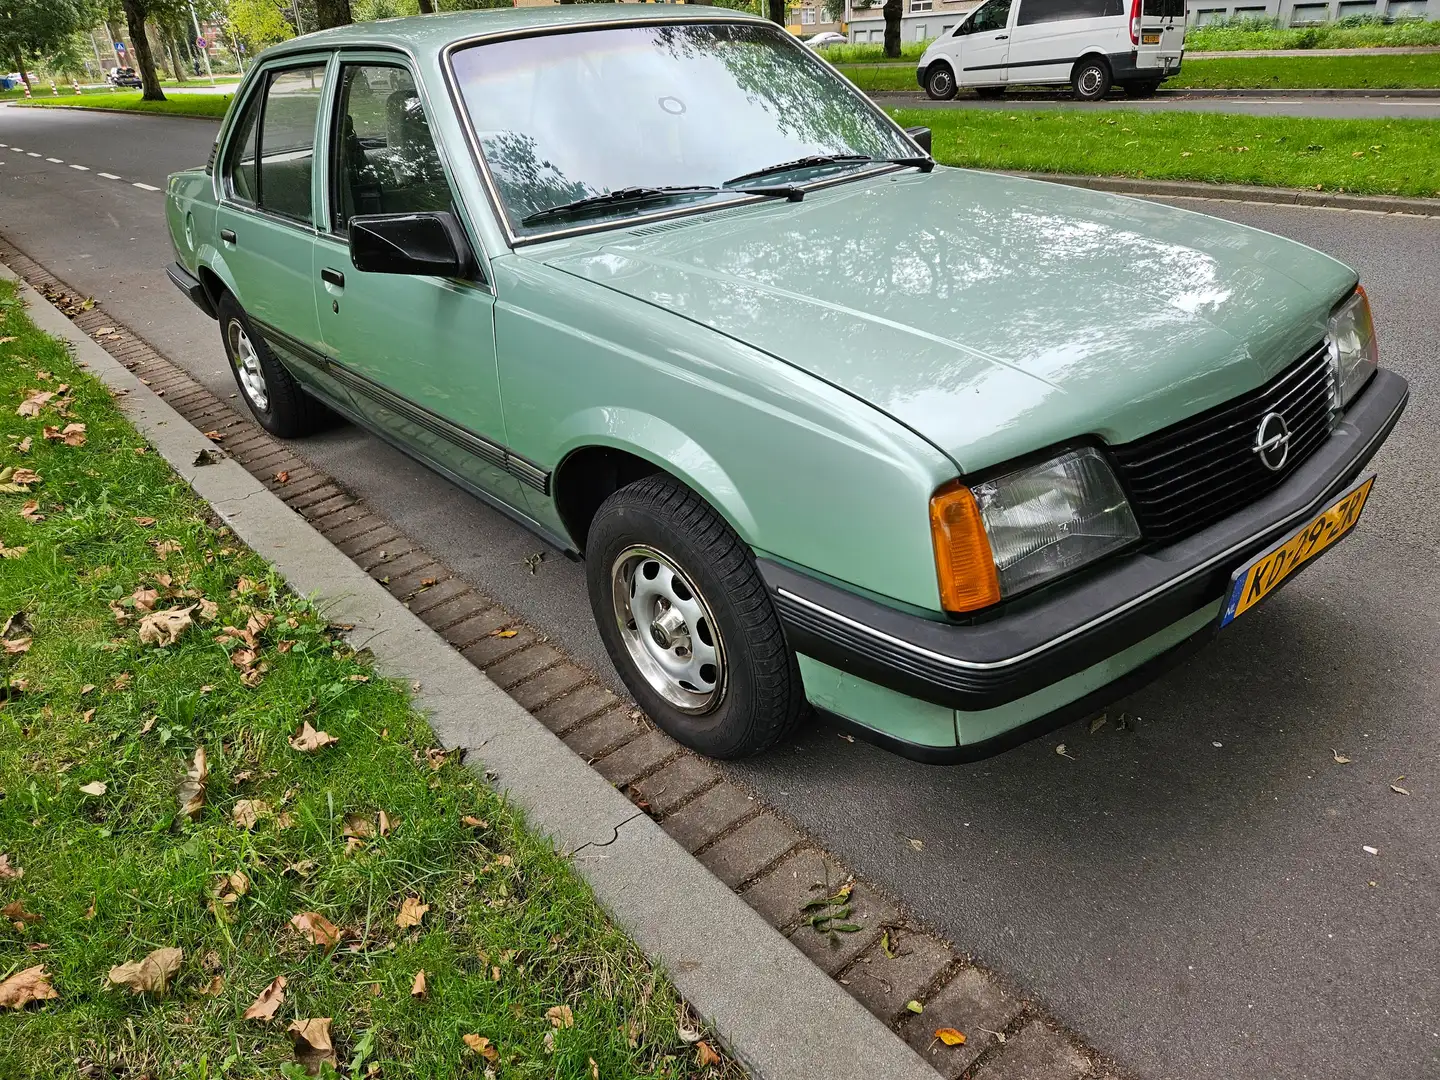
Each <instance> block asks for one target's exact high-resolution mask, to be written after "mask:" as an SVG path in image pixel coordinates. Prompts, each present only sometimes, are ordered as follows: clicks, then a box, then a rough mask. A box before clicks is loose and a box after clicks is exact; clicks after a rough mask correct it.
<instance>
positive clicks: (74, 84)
mask: <svg viewBox="0 0 1440 1080" xmlns="http://www.w3.org/2000/svg"><path fill="white" fill-rule="evenodd" d="M70 89H71V90H73V91H75V95H76V96H77V97H78V96H79V95H80V80H79V79H77V78H75V76H74V75H71V76H70Z"/></svg>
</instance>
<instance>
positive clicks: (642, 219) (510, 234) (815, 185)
mask: <svg viewBox="0 0 1440 1080" xmlns="http://www.w3.org/2000/svg"><path fill="white" fill-rule="evenodd" d="M712 12H713V13H706V14H704V15H695V16H693V17H691V18H686V19H665V20H663V25H684V24H705V23H740V24H742V25H756V24H758V25H761V26H774V25H775V24H774V23H772V22H770V21H769V20H768V19H761V18H759V17H757V16H754V15H747V14H742V13H738V12H731V11H730V10H729V9H723V8H722V9H719V10H714V9H712ZM722 12H723V13H722ZM657 24H662V20H659V19H655V18H645V17H643V16H641V17H637V18H634V19H596V20H594V21H587V22H577V23H566V24H564V25H562V26H532V27H525V28H523V29H516V30H497V31H493V32H491V33H488V34H472V35H470V36H469V37H465V38H459V39H457V40H455V41H452V42H450V43H449V44H448V45H446V46H445V47H444V48H443V49H441V50H440V59H441V63H440V68H441V71H442V72H443V73H444V76H445V86H446V88H447V89H448V90H449V92H450V104H451V107H452V108H453V109H454V110H455V113H456V115H457V116H458V117H459V120H460V126H461V128H462V129H463V130H464V132H465V141H466V142H467V143H469V145H470V157H471V160H473V161H474V162H475V167H476V169H478V170H479V173H480V179H481V180H482V181H483V182H484V186H485V194H486V195H487V197H488V198H489V200H490V208H491V210H492V211H493V212H494V215H495V221H496V223H497V224H498V225H499V226H500V229H501V231H502V232H503V233H504V234H505V239H506V241H507V242H508V243H509V245H510V247H511V248H512V249H514V248H518V247H525V246H527V245H530V244H539V243H543V242H546V241H550V240H561V239H565V238H567V237H571V236H579V235H582V234H584V233H593V232H605V231H609V230H613V229H629V228H633V227H634V226H636V225H645V224H649V223H650V222H652V221H661V220H664V219H667V218H678V217H691V216H694V215H696V214H705V213H711V212H714V211H716V210H725V209H731V208H734V207H739V206H749V205H751V204H754V203H761V202H775V201H776V200H774V199H770V198H767V197H766V196H764V195H743V194H740V193H737V197H736V198H734V199H729V200H725V201H722V202H714V201H706V202H702V203H700V204H699V205H696V206H679V207H672V208H668V209H662V210H657V211H655V212H654V213H650V214H636V215H634V216H632V217H625V218H619V219H610V220H602V221H593V222H589V223H587V224H582V225H572V226H562V227H560V228H556V229H550V230H547V231H544V232H526V233H517V232H515V230H514V228H513V227H512V225H511V221H510V214H509V213H508V211H507V210H506V208H505V203H504V200H503V199H501V197H500V190H499V188H498V187H497V186H496V184H495V178H494V177H493V176H492V175H491V173H490V163H489V162H488V161H486V160H485V154H484V151H483V150H482V149H481V147H480V137H479V133H478V132H476V130H475V125H474V123H473V122H472V120H471V118H470V110H469V109H468V108H467V107H466V105H465V96H464V94H463V93H462V91H461V89H460V80H459V79H458V77H457V76H456V75H455V63H454V56H455V53H457V52H459V51H460V50H461V49H468V48H471V47H473V46H476V45H484V44H489V43H493V42H496V41H508V40H511V39H514V38H523V37H540V36H545V35H559V34H573V33H583V32H585V31H588V30H611V29H614V30H619V29H629V28H634V27H643V26H655V25H657ZM795 47H796V48H798V49H799V50H800V51H801V52H802V53H804V54H805V56H807V57H808V58H809V62H810V63H813V64H819V65H821V66H822V67H826V68H829V67H831V65H830V64H829V63H827V62H826V61H825V60H824V59H822V58H821V57H819V56H816V55H815V51H814V50H813V49H807V48H806V47H805V46H804V45H803V44H801V43H800V42H799V41H796V42H795ZM831 74H832V76H833V77H835V78H838V79H839V80H840V81H841V83H843V84H844V86H845V88H846V90H848V91H849V92H850V93H851V95H852V96H854V98H855V99H856V101H857V102H859V103H860V106H861V107H862V108H864V109H868V110H869V111H870V112H871V113H872V114H873V115H875V116H878V117H879V118H880V120H881V121H882V122H883V123H885V124H888V125H889V126H890V127H891V128H893V129H894V130H895V131H896V132H898V133H899V134H900V136H901V138H903V139H905V140H907V141H908V140H910V136H909V135H908V134H906V132H905V129H904V128H902V127H901V126H900V125H899V124H897V123H896V122H895V121H894V120H893V119H892V118H891V117H890V115H889V114H888V113H886V112H885V110H884V109H881V108H880V107H879V106H877V105H876V104H875V103H874V102H873V101H871V100H870V99H869V98H868V97H866V96H865V94H864V93H863V92H862V91H860V90H859V89H858V88H857V87H856V86H855V84H854V83H852V82H851V81H850V80H849V79H847V78H845V77H844V76H843V75H840V74H839V73H838V72H835V71H833V69H832V71H831ZM916 149H917V150H919V147H916ZM920 154H924V151H920ZM917 156H918V155H917ZM907 167H908V166H904V165H894V164H892V163H890V162H888V161H886V162H876V163H875V167H873V168H864V167H861V168H855V169H851V170H845V171H842V172H841V173H840V174H839V175H837V176H834V177H829V176H826V177H821V178H819V179H817V180H810V181H806V182H803V183H800V184H796V185H794V186H795V187H798V188H801V189H802V190H804V191H820V190H823V189H824V188H828V187H834V186H835V185H837V184H847V183H850V182H851V181H853V180H860V179H864V178H867V177H871V176H876V175H879V174H881V173H886V172H895V171H897V170H899V169H903V168H907Z"/></svg>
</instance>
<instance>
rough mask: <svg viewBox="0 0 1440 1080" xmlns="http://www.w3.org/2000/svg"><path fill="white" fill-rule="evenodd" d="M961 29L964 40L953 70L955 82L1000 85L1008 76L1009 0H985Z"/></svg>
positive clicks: (968, 84)
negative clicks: (958, 67)
mask: <svg viewBox="0 0 1440 1080" xmlns="http://www.w3.org/2000/svg"><path fill="white" fill-rule="evenodd" d="M961 30H962V31H963V32H964V33H963V35H962V36H963V37H964V39H965V40H964V45H963V46H962V47H961V50H960V70H959V71H957V72H956V73H955V79H956V82H957V83H958V85H960V86H1000V85H1003V84H1004V83H1005V82H1006V81H1007V79H1008V77H1009V72H1008V65H1009V58H1010V0H988V2H987V3H986V4H985V5H984V6H983V7H979V8H976V10H975V13H974V14H973V15H971V16H970V18H969V20H967V21H966V22H965V24H964V25H963V26H962V27H961Z"/></svg>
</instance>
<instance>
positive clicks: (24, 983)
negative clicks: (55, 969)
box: [0, 964, 60, 1009]
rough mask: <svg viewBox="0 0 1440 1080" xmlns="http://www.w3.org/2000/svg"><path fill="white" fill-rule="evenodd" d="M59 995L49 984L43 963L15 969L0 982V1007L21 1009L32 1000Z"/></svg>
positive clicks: (46, 999)
mask: <svg viewBox="0 0 1440 1080" xmlns="http://www.w3.org/2000/svg"><path fill="white" fill-rule="evenodd" d="M59 996H60V995H59V994H58V993H56V991H55V988H54V987H53V986H51V985H50V976H49V975H47V974H46V973H45V965H44V964H36V965H35V966H34V967H32V968H26V969H25V970H24V971H17V972H16V973H15V974H14V975H11V976H10V977H9V978H8V979H5V980H4V981H3V982H0V1009H23V1008H25V1006H27V1005H29V1004H30V1003H31V1002H33V1001H50V1000H51V999H53V998H58V997H59Z"/></svg>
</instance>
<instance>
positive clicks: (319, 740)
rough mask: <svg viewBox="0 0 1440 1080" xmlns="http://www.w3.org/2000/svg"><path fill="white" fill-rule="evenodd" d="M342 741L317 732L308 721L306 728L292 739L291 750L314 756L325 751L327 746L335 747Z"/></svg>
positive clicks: (328, 734)
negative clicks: (319, 751) (316, 752)
mask: <svg viewBox="0 0 1440 1080" xmlns="http://www.w3.org/2000/svg"><path fill="white" fill-rule="evenodd" d="M339 741H340V740H339V739H337V738H336V737H335V736H334V735H331V734H330V733H329V732H326V731H316V730H315V729H314V728H313V727H311V726H310V721H309V720H306V721H305V724H304V726H303V727H302V728H301V729H300V730H299V731H298V732H297V733H296V734H294V735H292V736H291V737H290V740H289V742H290V749H291V750H299V751H300V752H301V753H303V754H313V753H315V751H317V750H324V749H325V747H327V746H334V745H335V744H336V743H338V742H339Z"/></svg>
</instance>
